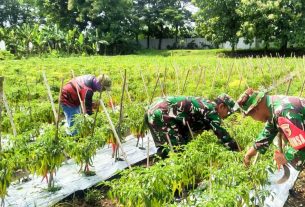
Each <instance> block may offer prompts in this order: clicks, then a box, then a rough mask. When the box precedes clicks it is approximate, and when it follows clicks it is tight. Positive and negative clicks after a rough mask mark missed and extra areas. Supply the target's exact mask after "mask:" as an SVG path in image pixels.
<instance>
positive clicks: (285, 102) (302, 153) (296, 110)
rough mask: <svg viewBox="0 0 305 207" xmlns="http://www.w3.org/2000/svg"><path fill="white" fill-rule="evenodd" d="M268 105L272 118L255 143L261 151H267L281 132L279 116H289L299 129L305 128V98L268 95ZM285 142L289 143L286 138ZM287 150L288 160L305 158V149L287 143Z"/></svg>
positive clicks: (256, 147)
mask: <svg viewBox="0 0 305 207" xmlns="http://www.w3.org/2000/svg"><path fill="white" fill-rule="evenodd" d="M267 106H268V108H269V111H270V112H271V114H272V118H271V119H270V120H268V121H267V122H266V124H265V128H264V129H263V131H262V132H261V133H260V134H259V136H258V138H257V139H256V141H255V143H254V148H255V149H257V150H258V151H259V152H261V153H265V152H266V150H267V148H268V147H269V145H270V144H271V142H272V140H273V139H274V138H275V136H276V135H277V133H278V132H279V125H278V118H279V117H284V118H287V119H289V120H290V121H291V122H292V123H293V124H294V125H295V126H297V127H298V128H299V129H301V130H303V131H304V130H305V99H301V98H298V97H292V96H267ZM285 142H286V143H287V140H286V139H285ZM285 152H286V153H285V155H286V159H287V160H288V161H292V160H294V159H295V158H296V159H298V160H305V149H302V150H296V149H294V148H292V147H291V146H289V145H288V146H287V145H286V148H285Z"/></svg>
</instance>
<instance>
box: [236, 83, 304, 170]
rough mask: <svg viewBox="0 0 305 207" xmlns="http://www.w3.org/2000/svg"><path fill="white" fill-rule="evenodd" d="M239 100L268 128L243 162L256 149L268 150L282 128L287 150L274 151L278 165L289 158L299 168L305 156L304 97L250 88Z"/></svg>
mask: <svg viewBox="0 0 305 207" xmlns="http://www.w3.org/2000/svg"><path fill="white" fill-rule="evenodd" d="M237 103H238V105H239V106H240V107H241V108H242V110H243V112H244V114H245V115H248V116H251V117H252V118H253V119H255V120H257V121H262V122H265V128H264V129H263V130H262V132H261V133H260V134H259V135H258V137H257V139H256V141H255V142H254V145H253V146H252V147H251V148H250V149H249V150H248V152H247V153H246V155H245V157H244V163H245V164H246V165H247V166H248V165H249V164H250V161H251V158H252V157H253V156H255V155H256V153H257V151H259V152H260V153H265V152H266V150H267V148H268V147H269V145H270V144H271V142H272V140H273V139H274V138H275V137H276V135H277V133H278V132H279V133H282V135H283V136H282V137H284V141H285V142H286V147H285V149H284V153H279V152H277V153H275V155H274V159H275V160H276V162H277V164H278V166H282V165H284V164H286V163H287V161H288V162H290V163H291V164H292V165H294V166H296V167H297V168H300V167H301V165H302V163H303V161H304V160H305V138H304V137H305V99H302V98H298V97H293V96H281V95H275V96H270V95H266V94H265V93H264V92H262V91H254V90H253V89H251V88H250V89H248V90H246V91H245V92H244V93H243V94H242V95H241V97H240V98H239V100H238V101H237ZM287 144H288V145H287Z"/></svg>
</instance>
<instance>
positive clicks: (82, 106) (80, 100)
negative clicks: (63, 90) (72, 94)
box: [71, 70, 86, 114]
mask: <svg viewBox="0 0 305 207" xmlns="http://www.w3.org/2000/svg"><path fill="white" fill-rule="evenodd" d="M71 74H72V78H73V79H74V78H75V75H74V71H73V70H71ZM74 87H75V88H76V92H77V96H78V100H79V103H80V106H81V110H82V113H83V114H85V113H86V108H85V105H84V102H83V101H82V98H81V97H80V93H79V90H78V87H77V86H74Z"/></svg>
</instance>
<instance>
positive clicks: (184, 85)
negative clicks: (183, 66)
mask: <svg viewBox="0 0 305 207" xmlns="http://www.w3.org/2000/svg"><path fill="white" fill-rule="evenodd" d="M189 73H190V69H188V70H187V73H186V76H185V80H184V84H183V88H182V94H183V93H184V91H185V88H186V82H187V78H188V76H189Z"/></svg>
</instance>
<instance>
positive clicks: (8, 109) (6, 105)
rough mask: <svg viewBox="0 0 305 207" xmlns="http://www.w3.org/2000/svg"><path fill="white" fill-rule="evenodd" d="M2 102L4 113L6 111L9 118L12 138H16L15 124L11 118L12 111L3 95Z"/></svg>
mask: <svg viewBox="0 0 305 207" xmlns="http://www.w3.org/2000/svg"><path fill="white" fill-rule="evenodd" d="M3 102H4V107H5V109H6V111H7V114H8V116H9V118H10V122H11V126H12V130H13V135H14V137H16V136H17V131H16V126H15V123H14V118H13V115H12V111H11V110H10V107H9V105H8V103H7V100H6V96H5V93H3Z"/></svg>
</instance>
